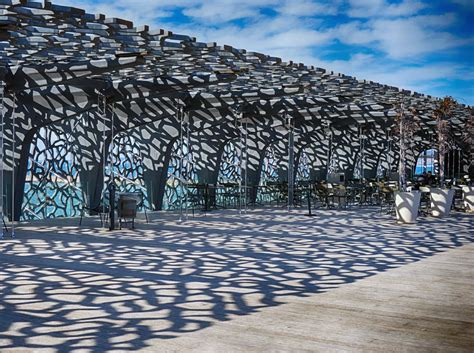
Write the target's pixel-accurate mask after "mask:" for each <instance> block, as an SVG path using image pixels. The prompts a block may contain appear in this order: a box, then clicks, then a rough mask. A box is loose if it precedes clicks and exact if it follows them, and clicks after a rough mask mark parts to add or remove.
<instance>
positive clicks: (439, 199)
mask: <svg viewBox="0 0 474 353" xmlns="http://www.w3.org/2000/svg"><path fill="white" fill-rule="evenodd" d="M453 198H454V189H439V188H433V189H431V214H432V215H433V216H435V217H445V216H449V212H450V211H451V205H452V204H453Z"/></svg>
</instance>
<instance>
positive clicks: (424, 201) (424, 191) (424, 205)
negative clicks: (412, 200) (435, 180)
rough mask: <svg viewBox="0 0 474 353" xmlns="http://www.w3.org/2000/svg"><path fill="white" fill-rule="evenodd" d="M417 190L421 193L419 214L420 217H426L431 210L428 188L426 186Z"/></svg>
mask: <svg viewBox="0 0 474 353" xmlns="http://www.w3.org/2000/svg"><path fill="white" fill-rule="evenodd" d="M419 190H420V192H421V198H420V208H419V213H420V214H421V215H422V216H427V215H429V214H430V209H431V197H430V188H429V187H427V186H420V189H419Z"/></svg>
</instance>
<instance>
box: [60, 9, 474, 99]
mask: <svg viewBox="0 0 474 353" xmlns="http://www.w3.org/2000/svg"><path fill="white" fill-rule="evenodd" d="M55 3H58V4H69V5H72V6H76V7H80V8H84V9H86V10H87V11H88V12H91V13H103V14H106V15H107V16H108V17H120V18H124V19H129V20H132V21H134V23H135V25H143V24H148V25H150V26H151V27H153V28H164V29H167V30H171V31H173V32H175V33H182V34H189V35H192V36H195V37H197V39H198V40H199V41H204V42H218V43H219V44H228V45H232V46H234V47H237V48H244V49H248V50H252V51H258V52H262V53H265V54H270V55H274V56H279V57H281V58H283V59H284V60H293V61H296V62H303V63H305V64H308V65H315V66H318V67H322V68H325V69H329V70H333V71H336V72H341V73H344V74H348V75H353V76H356V77H357V78H360V79H369V80H373V81H377V82H380V83H384V84H390V85H395V86H398V87H403V88H405V89H410V90H415V91H418V92H421V93H427V94H431V95H434V96H445V95H451V96H453V97H454V98H456V99H457V100H458V101H459V102H460V103H465V104H470V105H474V71H473V64H474V25H473V23H474V0H444V1H442V0H398V1H393V0H333V1H327V0H200V1H198V0H133V1H130V0H114V1H111V0H56V1H55Z"/></svg>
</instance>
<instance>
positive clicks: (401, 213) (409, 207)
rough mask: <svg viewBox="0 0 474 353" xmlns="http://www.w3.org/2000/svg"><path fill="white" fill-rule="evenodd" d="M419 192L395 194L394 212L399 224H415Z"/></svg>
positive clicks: (398, 192)
mask: <svg viewBox="0 0 474 353" xmlns="http://www.w3.org/2000/svg"><path fill="white" fill-rule="evenodd" d="M420 199H421V192H419V191H411V192H400V191H397V192H395V212H396V214H397V221H398V222H400V223H416V217H417V216H418V209H419V208H420Z"/></svg>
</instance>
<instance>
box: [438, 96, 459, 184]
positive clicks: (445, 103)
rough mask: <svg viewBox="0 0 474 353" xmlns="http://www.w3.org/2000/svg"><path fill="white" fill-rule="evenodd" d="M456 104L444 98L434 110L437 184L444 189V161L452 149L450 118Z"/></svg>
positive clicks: (450, 99)
mask: <svg viewBox="0 0 474 353" xmlns="http://www.w3.org/2000/svg"><path fill="white" fill-rule="evenodd" d="M456 105H457V102H456V101H455V100H454V99H453V98H452V97H444V98H443V99H442V100H441V101H440V102H439V103H438V106H437V107H436V109H435V110H434V118H435V119H436V125H437V128H438V155H439V183H440V187H441V188H443V187H444V159H445V156H446V153H448V152H449V150H450V149H451V147H452V138H451V123H450V121H449V119H450V118H451V116H452V114H453V111H454V108H455V106H456Z"/></svg>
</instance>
